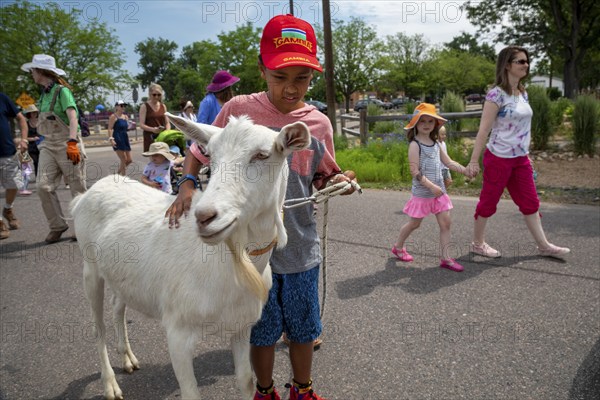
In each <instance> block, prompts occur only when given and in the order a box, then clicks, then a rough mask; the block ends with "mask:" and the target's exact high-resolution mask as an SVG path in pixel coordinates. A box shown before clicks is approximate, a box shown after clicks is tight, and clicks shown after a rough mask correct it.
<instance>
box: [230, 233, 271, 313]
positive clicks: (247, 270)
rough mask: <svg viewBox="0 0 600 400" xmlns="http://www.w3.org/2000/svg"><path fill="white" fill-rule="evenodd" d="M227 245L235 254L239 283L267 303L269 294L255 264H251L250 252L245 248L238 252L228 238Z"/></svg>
mask: <svg viewBox="0 0 600 400" xmlns="http://www.w3.org/2000/svg"><path fill="white" fill-rule="evenodd" d="M225 243H226V244H227V247H229V251H231V253H232V254H233V259H234V265H235V273H236V276H237V279H238V282H240V283H241V284H242V285H244V286H246V288H247V289H249V290H250V291H252V292H253V293H254V294H255V295H256V297H258V298H259V299H260V300H261V301H262V302H263V303H265V302H266V301H267V295H268V293H269V292H268V291H267V288H266V287H265V284H264V282H263V280H262V277H261V276H260V274H259V273H258V270H257V269H256V267H255V266H254V264H252V263H251V262H250V260H249V259H250V256H249V255H248V252H247V251H246V249H245V248H242V249H241V251H238V250H239V249H238V247H237V246H236V245H235V244H234V243H233V240H232V239H231V238H228V239H227V240H226V241H225Z"/></svg>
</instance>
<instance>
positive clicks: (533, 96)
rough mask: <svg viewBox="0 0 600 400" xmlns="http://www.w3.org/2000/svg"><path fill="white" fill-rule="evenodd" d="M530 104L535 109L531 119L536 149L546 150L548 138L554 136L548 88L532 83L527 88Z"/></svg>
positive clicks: (532, 135)
mask: <svg viewBox="0 0 600 400" xmlns="http://www.w3.org/2000/svg"><path fill="white" fill-rule="evenodd" d="M527 94H528V95H529V105H530V106H531V108H532V109H533V118H532V119H531V139H532V141H533V149H534V150H545V149H546V148H547V147H548V140H549V139H550V136H552V116H551V112H550V108H551V102H550V99H549V98H548V95H547V94H546V89H545V88H543V87H541V86H538V85H531V86H529V87H528V88H527Z"/></svg>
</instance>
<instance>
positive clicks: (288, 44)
mask: <svg viewBox="0 0 600 400" xmlns="http://www.w3.org/2000/svg"><path fill="white" fill-rule="evenodd" d="M260 55H261V58H262V61H263V64H264V65H265V66H266V67H267V68H269V69H281V68H285V67H293V66H305V67H309V68H312V69H316V70H317V71H319V72H323V67H321V64H319V60H317V38H316V36H315V31H314V29H313V27H312V26H311V25H310V24H309V23H308V22H306V21H304V20H301V19H299V18H296V17H294V16H293V15H291V14H287V15H276V16H275V17H273V18H271V20H270V21H269V22H267V24H266V25H265V28H264V29H263V34H262V38H261V39H260Z"/></svg>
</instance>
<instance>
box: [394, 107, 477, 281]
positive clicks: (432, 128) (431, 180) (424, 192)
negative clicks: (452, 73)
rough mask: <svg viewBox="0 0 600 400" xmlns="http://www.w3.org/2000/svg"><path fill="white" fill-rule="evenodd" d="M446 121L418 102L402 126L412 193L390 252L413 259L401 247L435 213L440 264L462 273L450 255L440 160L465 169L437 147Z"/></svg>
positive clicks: (447, 200) (447, 199)
mask: <svg viewBox="0 0 600 400" xmlns="http://www.w3.org/2000/svg"><path fill="white" fill-rule="evenodd" d="M445 122H446V120H445V119H444V118H442V117H441V116H440V115H438V113H437V111H436V109H435V106H434V105H433V104H429V103H421V104H419V105H418V106H417V107H416V108H415V112H414V115H413V117H412V119H411V120H410V122H409V123H408V124H407V125H406V127H405V128H404V129H406V131H407V132H406V139H407V140H408V141H409V145H408V162H409V164H410V173H411V174H412V176H413V181H412V195H411V197H410V199H409V200H408V202H407V203H406V205H405V206H404V210H403V211H404V213H405V214H406V215H408V216H409V217H410V219H409V221H408V222H406V223H405V224H404V225H403V226H402V228H400V235H399V236H398V241H397V242H396V244H395V245H394V246H393V247H392V253H393V254H394V255H395V256H396V257H397V258H398V259H399V260H400V261H404V262H410V261H413V256H411V255H410V254H409V253H408V251H407V250H406V248H405V247H404V245H405V242H406V240H407V239H408V236H409V235H410V234H411V233H412V232H413V231H414V230H415V229H417V228H418V227H419V226H420V225H421V221H423V218H425V217H426V216H428V215H429V214H434V215H435V218H436V219H437V222H438V225H439V226H440V258H441V259H440V267H441V268H446V269H449V270H451V271H455V272H461V271H462V270H463V269H464V268H463V266H462V265H460V264H459V263H458V262H457V261H456V260H454V259H453V258H450V255H449V247H450V210H451V209H452V202H451V201H450V197H448V194H446V187H445V186H444V178H443V177H442V163H443V164H444V165H445V166H446V167H448V168H450V169H451V170H453V171H457V172H460V173H461V174H465V175H466V174H467V169H466V168H465V167H464V166H462V165H460V164H459V163H457V162H456V161H453V160H452V159H451V158H450V157H449V156H448V154H447V153H446V152H445V151H443V150H441V149H440V143H439V142H438V138H439V130H440V128H441V127H442V125H444V123H445Z"/></svg>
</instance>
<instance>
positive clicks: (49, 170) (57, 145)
mask: <svg viewBox="0 0 600 400" xmlns="http://www.w3.org/2000/svg"><path fill="white" fill-rule="evenodd" d="M48 115H54V114H53V113H41V114H40V116H39V120H40V125H39V126H38V131H40V133H42V134H43V135H44V137H45V138H44V141H43V142H41V143H40V145H39V146H38V147H39V149H40V159H39V165H38V169H39V170H38V172H39V174H38V177H36V183H37V192H38V195H39V196H40V200H41V201H42V209H43V210H44V214H45V215H46V219H47V220H48V225H49V226H50V230H51V231H64V230H66V229H67V228H68V227H69V225H68V224H67V222H66V221H65V216H64V214H63V211H62V207H61V205H60V200H59V199H58V195H57V194H56V188H57V187H58V186H59V185H60V184H61V181H62V179H61V178H62V177H63V176H64V177H65V180H66V181H67V182H68V183H69V185H70V187H71V195H72V196H73V197H74V196H76V195H77V194H79V193H83V192H85V191H86V190H87V188H86V184H85V149H84V147H83V142H82V140H81V137H79V138H78V140H79V144H78V147H79V152H80V153H81V162H80V163H79V164H77V165H73V162H72V161H70V160H69V159H68V158H67V140H68V139H69V127H67V126H66V125H65V124H64V123H62V121H60V120H59V119H58V117H56V116H55V118H54V119H52V120H47V119H45V117H47V116H48Z"/></svg>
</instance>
